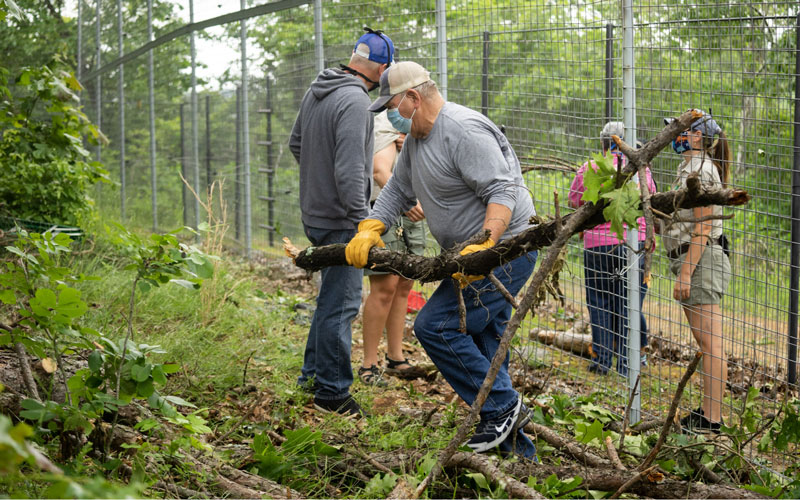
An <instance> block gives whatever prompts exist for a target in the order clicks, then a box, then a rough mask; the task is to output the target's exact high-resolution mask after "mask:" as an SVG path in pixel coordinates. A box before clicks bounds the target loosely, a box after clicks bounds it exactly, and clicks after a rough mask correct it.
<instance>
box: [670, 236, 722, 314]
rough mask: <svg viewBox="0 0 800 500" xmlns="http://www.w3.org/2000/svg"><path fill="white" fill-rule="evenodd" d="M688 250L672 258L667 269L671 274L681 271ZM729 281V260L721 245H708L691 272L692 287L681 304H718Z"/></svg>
mask: <svg viewBox="0 0 800 500" xmlns="http://www.w3.org/2000/svg"><path fill="white" fill-rule="evenodd" d="M687 254H688V252H686V253H683V254H681V256H680V258H678V259H672V260H671V262H670V263H669V269H670V271H672V274H674V275H675V276H677V275H678V274H679V273H680V272H681V266H683V262H684V261H685V260H686V255H687ZM730 281H731V262H730V260H729V259H728V256H727V255H725V252H724V251H723V250H722V247H721V246H719V245H709V246H707V247H706V249H705V250H704V251H703V255H702V257H700V262H699V263H698V264H697V267H695V269H694V273H693V274H692V288H691V290H690V291H689V298H688V299H687V300H684V301H681V304H686V305H691V306H696V305H700V304H719V303H720V301H721V300H722V295H723V294H724V293H725V291H726V290H727V289H728V283H730Z"/></svg>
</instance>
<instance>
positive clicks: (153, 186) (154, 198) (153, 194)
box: [147, 0, 158, 233]
mask: <svg viewBox="0 0 800 500" xmlns="http://www.w3.org/2000/svg"><path fill="white" fill-rule="evenodd" d="M147 41H148V42H152V41H153V0H147ZM154 92H155V84H154V81H153V49H150V50H148V51H147V93H148V99H149V101H150V205H151V210H152V212H153V232H154V233H155V232H158V193H157V186H158V181H157V179H156V99H155V95H154Z"/></svg>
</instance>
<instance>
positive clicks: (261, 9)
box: [82, 0, 311, 80]
mask: <svg viewBox="0 0 800 500" xmlns="http://www.w3.org/2000/svg"><path fill="white" fill-rule="evenodd" d="M310 2H311V0H278V1H277V2H273V3H267V4H262V5H256V6H255V7H250V8H249V9H244V10H239V11H236V12H231V13H229V14H223V15H221V16H217V17H214V18H211V19H206V20H205V21H200V22H196V23H191V24H186V25H183V26H181V27H180V28H178V29H176V30H173V31H170V32H169V33H165V34H163V35H161V36H160V37H158V38H156V39H155V40H153V41H151V42H147V43H146V44H144V45H142V46H141V47H139V48H137V49H135V50H133V51H131V52H128V53H127V54H125V55H123V56H122V57H118V58H117V59H114V60H113V61H111V62H109V63H106V64H104V65H103V66H101V67H100V68H97V69H95V70H93V71H90V72H89V73H87V74H86V75H84V76H83V78H82V79H83V80H91V79H92V78H95V77H98V76H100V75H102V74H104V73H108V72H109V71H111V70H113V69H114V68H117V67H118V66H120V65H122V64H125V63H126V62H128V61H131V60H133V59H135V58H137V57H139V56H140V55H142V54H145V53H146V52H147V51H149V50H152V49H155V48H156V47H159V46H161V45H163V44H165V43H167V42H170V41H172V40H174V39H176V38H178V37H180V36H183V35H188V34H189V33H192V32H193V31H201V30H204V29H206V28H211V27H213V26H219V25H222V24H228V23H232V22H235V21H242V20H244V19H250V18H251V17H256V16H263V15H264V14H270V13H272V12H278V11H281V10H286V9H292V8H294V7H299V6H300V5H306V4H308V3H310Z"/></svg>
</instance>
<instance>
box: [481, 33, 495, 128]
mask: <svg viewBox="0 0 800 500" xmlns="http://www.w3.org/2000/svg"><path fill="white" fill-rule="evenodd" d="M491 36H492V34H491V33H489V32H488V31H484V32H483V64H482V65H481V68H482V71H481V113H482V114H483V116H489V39H490V37H491Z"/></svg>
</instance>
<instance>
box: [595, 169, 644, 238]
mask: <svg viewBox="0 0 800 500" xmlns="http://www.w3.org/2000/svg"><path fill="white" fill-rule="evenodd" d="M603 198H604V199H606V200H609V201H610V203H609V205H608V206H607V207H606V208H605V209H603V217H605V219H606V220H607V221H608V222H610V223H611V231H613V232H614V233H616V235H617V238H618V239H619V240H622V239H623V238H624V234H625V233H624V231H625V228H624V226H623V223H627V224H628V227H632V228H636V227H638V225H637V222H636V219H638V218H639V217H641V216H642V211H641V209H640V208H639V204H640V201H641V198H640V195H639V191H638V189H637V188H636V184H635V183H626V184H624V185H623V186H622V187H621V188H619V189H616V190H614V191H610V192H608V193H605V194H603Z"/></svg>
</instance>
